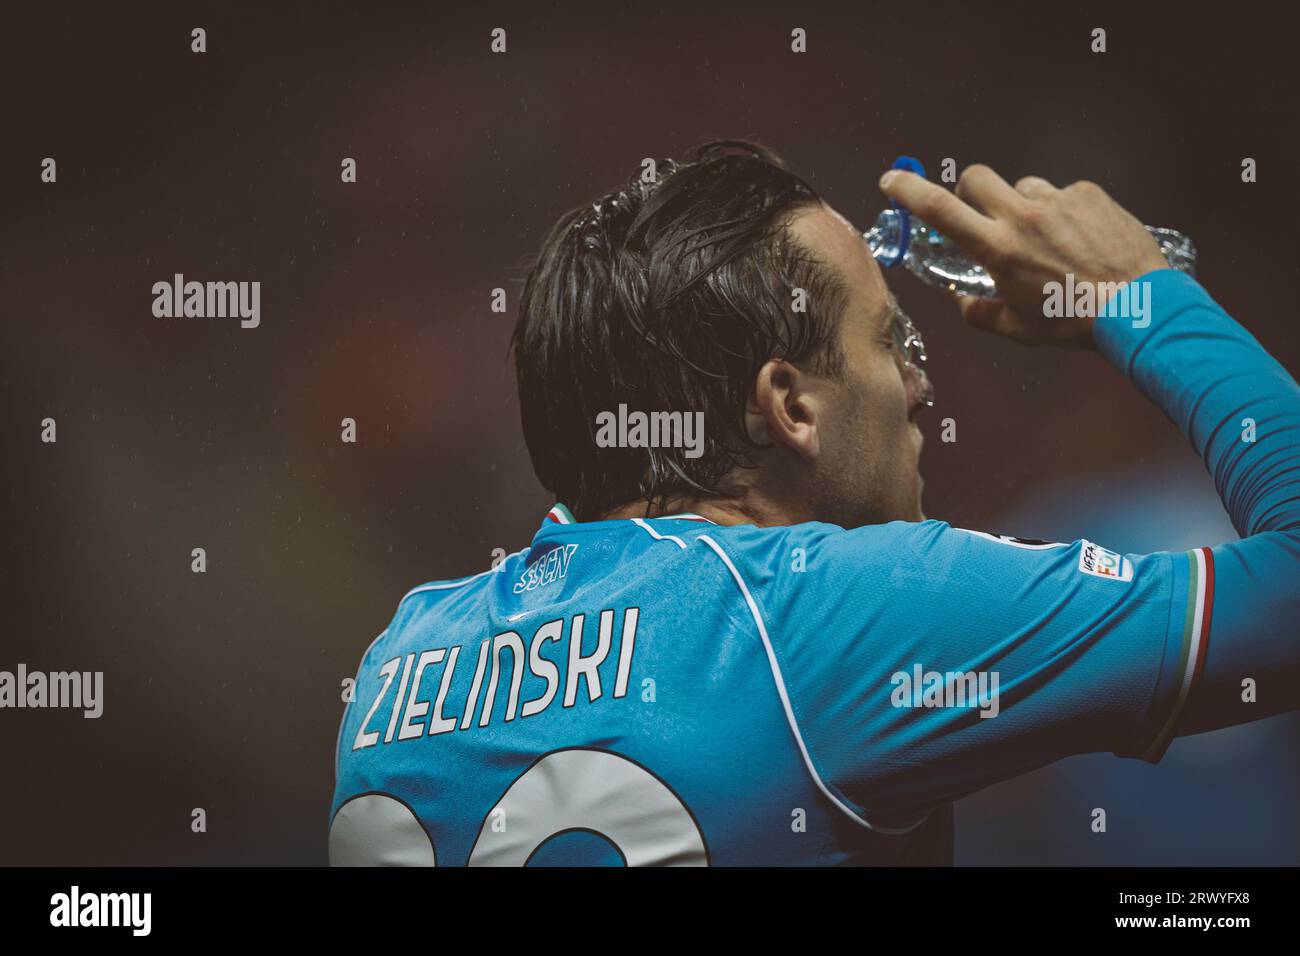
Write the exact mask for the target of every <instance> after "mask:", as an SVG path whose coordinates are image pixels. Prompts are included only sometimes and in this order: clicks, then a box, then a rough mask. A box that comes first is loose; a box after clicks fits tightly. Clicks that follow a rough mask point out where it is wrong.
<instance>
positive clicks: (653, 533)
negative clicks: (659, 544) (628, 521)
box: [632, 518, 686, 551]
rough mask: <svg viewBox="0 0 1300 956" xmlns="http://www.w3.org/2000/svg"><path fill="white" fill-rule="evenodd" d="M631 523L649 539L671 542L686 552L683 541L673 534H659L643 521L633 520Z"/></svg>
mask: <svg viewBox="0 0 1300 956" xmlns="http://www.w3.org/2000/svg"><path fill="white" fill-rule="evenodd" d="M632 523H633V524H634V525H636V526H637V527H638V528H640V529H641V530H642V531H644V532H645V533H646V534H648V535H650V537H652V538H654V539H655V540H656V541H671V542H673V543H674V544H675V545H677V547H679V548H681V549H682V550H683V551H685V550H686V542H685V541H683V540H682V539H681V538H679V537H677V536H676V535H673V534H660V533H659V532H658V531H656V530H655V529H654V528H652V527H650V525H648V524H646V522H645V519H643V518H633V519H632Z"/></svg>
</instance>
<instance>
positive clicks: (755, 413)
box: [745, 359, 821, 461]
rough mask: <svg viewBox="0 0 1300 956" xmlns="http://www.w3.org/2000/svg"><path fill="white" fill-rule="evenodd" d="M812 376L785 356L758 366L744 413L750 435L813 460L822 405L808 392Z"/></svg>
mask: <svg viewBox="0 0 1300 956" xmlns="http://www.w3.org/2000/svg"><path fill="white" fill-rule="evenodd" d="M813 382H814V380H813V378H812V377H811V376H809V375H807V374H805V373H803V372H801V371H799V369H797V368H795V367H794V366H793V365H791V364H790V363H789V362H787V361H785V360H784V359H770V360H769V361H767V362H766V363H764V365H763V367H762V368H760V369H759V370H758V375H757V376H756V377H755V379H754V390H753V393H752V394H751V396H750V401H749V408H748V410H747V411H748V413H747V415H746V416H745V420H746V424H747V425H748V427H749V434H750V437H752V438H753V439H755V440H756V441H765V442H769V443H771V444H774V445H782V446H784V447H786V448H789V449H790V450H791V451H793V452H794V453H795V454H796V455H798V456H800V457H801V458H804V459H807V460H808V461H812V460H813V459H814V458H816V457H817V455H818V454H819V453H820V451H821V439H820V436H819V434H818V430H817V426H818V423H819V420H818V412H819V410H820V408H821V405H820V404H819V402H818V401H817V397H816V396H815V395H814V394H813V393H812V392H811V387H812V386H813Z"/></svg>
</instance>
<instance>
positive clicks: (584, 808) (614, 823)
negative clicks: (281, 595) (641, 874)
mask: <svg viewBox="0 0 1300 956" xmlns="http://www.w3.org/2000/svg"><path fill="white" fill-rule="evenodd" d="M573 831H584V832H587V833H596V834H598V835H600V836H602V837H604V838H605V839H606V840H608V841H609V842H610V843H612V844H613V845H614V846H615V847H616V848H617V849H618V851H619V853H620V854H621V855H622V857H623V860H624V861H625V862H626V864H627V865H628V866H708V862H709V861H708V850H707V849H706V847H705V844H704V836H703V834H702V833H701V832H700V828H699V826H698V824H696V822H695V818H694V817H693V816H691V812H690V811H689V810H688V809H687V808H686V805H685V804H684V803H682V801H681V799H680V798H679V797H678V796H677V794H675V793H673V791H672V790H671V789H670V788H669V787H668V785H667V784H665V783H664V782H663V781H662V780H660V779H659V778H658V777H656V776H655V775H654V774H652V773H650V771H648V770H646V769H645V768H644V767H642V766H640V765H639V764H637V763H634V762H633V761H631V760H628V759H627V758H626V757H621V756H619V755H618V754H615V753H610V752H609V751H607V750H588V749H572V750H555V751H552V752H551V753H549V754H547V755H546V756H544V757H542V758H541V759H540V760H538V761H537V762H536V763H534V764H533V765H532V766H531V767H529V768H528V769H527V770H526V771H524V773H523V774H522V775H520V776H519V778H518V779H517V780H515V782H514V783H512V784H511V785H510V786H509V787H507V788H506V792H505V793H504V794H502V796H501V799H500V800H498V801H497V802H496V805H495V806H493V807H492V809H491V810H490V811H489V812H488V814H487V816H485V817H484V818H483V823H482V825H481V826H480V827H479V833H478V839H477V840H475V841H474V848H473V849H472V850H471V851H470V855H469V865H470V866H523V865H525V864H526V863H527V862H528V861H529V860H530V859H531V858H532V856H533V854H534V853H535V852H536V851H537V850H538V849H539V848H540V847H541V846H542V844H544V843H545V842H546V841H548V840H549V839H551V838H552V837H554V836H558V835H559V834H562V833H569V832H573ZM329 848H330V849H329V852H330V865H331V866H436V865H437V853H436V851H435V850H434V846H433V841H432V840H431V839H430V837H429V834H428V833H427V832H426V831H425V829H424V827H423V826H422V825H421V824H420V821H419V819H418V818H417V817H416V815H415V813H414V812H413V811H412V810H411V808H410V807H409V806H407V805H406V804H405V803H404V802H402V801H401V800H399V799H398V798H397V797H394V796H392V795H391V794H387V793H365V794H361V795H360V796H356V797H352V798H351V799H349V800H348V801H347V802H345V803H344V804H343V805H342V806H341V807H339V810H338V813H336V814H335V815H334V821H333V823H332V824H331V825H330V840H329Z"/></svg>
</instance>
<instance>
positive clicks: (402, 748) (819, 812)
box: [330, 270, 1300, 865]
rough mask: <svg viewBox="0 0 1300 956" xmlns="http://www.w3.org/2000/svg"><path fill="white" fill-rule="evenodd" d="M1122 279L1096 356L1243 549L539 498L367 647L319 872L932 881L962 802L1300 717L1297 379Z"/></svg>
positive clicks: (1219, 318) (1171, 301)
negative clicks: (1036, 779)
mask: <svg viewBox="0 0 1300 956" xmlns="http://www.w3.org/2000/svg"><path fill="white" fill-rule="evenodd" d="M1142 281H1149V282H1150V283H1151V290H1150V293H1151V299H1150V301H1151V303H1152V316H1151V321H1150V322H1149V324H1146V325H1143V326H1141V327H1139V326H1138V325H1137V324H1136V323H1130V322H1129V321H1128V320H1121V319H1113V318H1110V317H1106V318H1103V319H1099V320H1098V323H1099V326H1098V329H1097V338H1098V342H1099V345H1100V347H1101V349H1102V351H1103V352H1104V353H1105V354H1106V355H1107V356H1108V357H1110V358H1111V360H1112V361H1114V362H1115V363H1116V364H1117V365H1118V366H1119V367H1120V368H1121V369H1123V370H1124V371H1125V373H1126V374H1127V375H1128V376H1129V377H1130V378H1131V379H1132V380H1133V381H1134V382H1135V384H1137V385H1138V387H1139V388H1140V389H1142V390H1143V391H1144V392H1146V394H1148V395H1149V396H1150V397H1151V398H1152V399H1153V400H1155V401H1156V402H1157V403H1159V404H1160V405H1161V407H1162V408H1164V409H1165V410H1166V412H1168V413H1169V414H1170V416H1171V417H1172V418H1173V419H1174V420H1175V421H1176V422H1177V423H1178V424H1179V425H1180V426H1181V427H1183V429H1184V431H1185V433H1186V434H1188V436H1189V437H1190V438H1191V440H1192V442H1193V445H1194V446H1195V447H1196V448H1197V450H1198V451H1199V452H1201V453H1202V455H1203V456H1205V458H1206V462H1207V464H1208V465H1209V467H1210V470H1211V473H1212V474H1214V476H1215V478H1216V481H1217V483H1218V487H1219V490H1220V493H1221V495H1222V497H1223V499H1224V501H1225V503H1226V504H1227V506H1228V508H1229V511H1230V513H1231V514H1232V516H1233V518H1234V521H1235V522H1236V526H1237V528H1238V529H1239V530H1240V531H1241V533H1242V534H1243V535H1245V536H1247V537H1246V538H1245V539H1244V540H1242V541H1237V542H1232V543H1229V544H1225V545H1221V546H1219V547H1217V548H1201V549H1197V550H1195V551H1191V552H1181V553H1165V552H1161V553H1155V554H1147V555H1138V554H1127V555H1120V554H1116V553H1114V552H1112V551H1110V550H1108V549H1106V548H1105V547H1103V546H1101V545H1099V544H1097V543H1094V542H1091V541H1086V540H1079V541H1074V542H1072V543H1060V544H1057V543H1047V542H1030V541H1023V540H1019V539H1013V538H1007V537H1002V536H997V535H991V534H985V533H981V532H974V531H967V530H961V529H957V528H953V527H950V526H949V525H948V524H946V523H944V522H941V521H923V522H919V523H906V522H892V523H889V524H884V525H876V526H868V527H864V528H859V529H855V530H844V529H842V528H839V527H837V526H833V525H827V524H819V523H808V524H799V525H793V526H788V527H767V528H759V527H755V526H753V525H735V526H722V525H717V524H714V523H712V522H710V521H707V520H705V519H703V518H701V517H699V516H697V515H676V516H673V517H663V518H653V519H648V520H647V519H631V520H616V521H595V522H577V521H575V520H574V519H573V516H572V515H571V514H570V513H569V512H568V511H567V509H565V508H564V507H563V506H562V505H557V506H556V507H555V508H553V509H552V511H551V512H550V514H549V515H548V516H547V518H546V520H545V521H544V522H543V524H542V526H541V528H540V529H539V530H538V531H537V533H536V535H535V536H534V538H533V540H532V543H531V544H530V545H529V546H528V547H527V548H524V549H523V550H521V551H519V552H517V553H516V554H513V555H511V556H509V557H508V558H507V559H505V560H504V561H503V562H502V563H501V564H500V565H499V566H498V567H497V568H496V569H495V570H492V571H487V572H484V573H482V574H478V575H475V576H473V577H469V578H464V579H461V580H458V581H449V582H442V583H435V584H428V585H424V586H422V587H418V588H416V589H414V590H413V591H411V592H410V593H409V594H407V595H406V596H405V597H404V598H403V599H402V600H401V602H400V604H399V606H398V608H397V612H396V614H395V616H394V618H393V620H392V622H391V623H390V624H389V626H388V628H387V629H386V630H385V631H384V632H383V633H382V634H381V635H380V636H379V637H378V638H377V639H376V641H375V642H374V643H373V644H372V645H371V647H370V648H369V649H368V650H367V651H366V653H365V655H364V657H363V659H362V661H361V667H360V669H359V671H358V674H357V681H356V688H355V699H354V701H353V702H352V703H351V704H349V705H348V707H347V710H346V712H345V714H344V718H343V722H342V726H341V728H340V734H339V747H338V767H337V786H336V790H335V795H334V801H333V806H332V810H331V828H330V859H331V862H332V863H334V864H345V865H346V864H367V863H393V864H410V865H432V864H435V863H436V864H438V865H463V864H473V865H524V864H532V865H553V864H586V865H603V864H613V865H621V864H627V865H665V864H668V865H710V864H712V865H761V864H782V865H791V864H795V865H822V864H839V863H858V864H896V863H950V862H951V860H952V801H953V800H955V799H957V798H959V797H961V796H964V795H966V794H969V793H972V792H974V791H976V790H978V789H980V788H981V787H984V786H987V785H988V784H991V783H994V782H997V781H999V780H1004V779H1007V778H1009V777H1013V776H1016V775H1018V774H1021V773H1024V772H1026V771H1029V770H1032V769H1034V768H1036V767H1040V766H1042V765H1044V764H1047V763H1050V762H1051V761H1054V760H1057V759H1059V758H1061V757H1064V756H1068V755H1070V754H1075V753H1083V752H1090V751H1109V752H1112V753H1115V754H1118V755H1121V756H1127V757H1137V758H1142V759H1146V760H1149V761H1152V762H1155V761H1158V760H1159V759H1160V757H1161V756H1162V755H1163V753H1164V751H1165V748H1166V747H1167V746H1168V744H1169V741H1170V740H1171V739H1172V738H1173V737H1174V736H1176V735H1178V734H1180V733H1190V732H1195V731H1198V730H1205V729H1210V728H1213V727H1219V726H1226V725H1229V724H1233V723H1239V722H1242V721H1245V720H1250V719H1255V718H1257V717H1262V716H1266V715H1267V714H1272V713H1280V712H1282V711H1284V710H1289V709H1293V708H1295V707H1296V706H1300V698H1298V695H1297V691H1296V687H1297V686H1298V685H1297V683H1296V678H1297V677H1300V641H1298V640H1297V638H1296V635H1295V632H1294V621H1295V620H1297V619H1300V477H1298V476H1300V390H1297V387H1296V384H1295V381H1294V380H1293V379H1292V378H1291V377H1290V376H1289V375H1288V374H1287V373H1286V372H1285V371H1284V370H1283V369H1282V368H1281V367H1280V366H1279V365H1277V363H1275V362H1273V361H1272V359H1270V358H1269V357H1268V356H1267V355H1266V354H1265V353H1264V352H1263V350H1262V349H1260V348H1259V346H1258V344H1257V343H1255V341H1254V340H1253V339H1252V338H1251V337H1250V336H1249V335H1248V334H1247V333H1246V332H1245V331H1244V330H1242V329H1241V327H1240V326H1238V325H1237V324H1236V323H1235V322H1233V321H1232V320H1231V319H1230V318H1228V316H1227V315H1226V314H1225V313H1224V312H1223V311H1222V309H1221V308H1220V307H1219V306H1218V305H1217V304H1215V303H1214V302H1213V300H1212V299H1210V298H1209V296H1208V295H1207V294H1206V293H1205V292H1204V290H1202V289H1201V288H1200V287H1199V286H1198V285H1196V283H1194V282H1193V281H1191V280H1190V279H1187V278H1186V277H1185V276H1182V275H1181V274H1180V273H1176V272H1172V271H1170V270H1161V271H1159V272H1155V273H1151V274H1148V275H1147V276H1144V277H1143V280H1142ZM1252 414H1253V416H1254V418H1255V421H1256V422H1257V423H1258V424H1257V434H1255V435H1254V440H1253V441H1251V442H1244V441H1241V440H1239V432H1240V429H1239V428H1237V427H1236V426H1235V422H1236V420H1237V419H1239V418H1241V417H1242V416H1243V415H1252ZM1246 677H1249V678H1250V679H1251V680H1253V681H1256V682H1258V685H1259V687H1260V696H1259V697H1258V698H1257V699H1256V700H1254V701H1252V702H1249V704H1248V703H1247V702H1244V701H1243V694H1242V679H1243V678H1246ZM1265 687H1267V699H1265V696H1264V688H1265Z"/></svg>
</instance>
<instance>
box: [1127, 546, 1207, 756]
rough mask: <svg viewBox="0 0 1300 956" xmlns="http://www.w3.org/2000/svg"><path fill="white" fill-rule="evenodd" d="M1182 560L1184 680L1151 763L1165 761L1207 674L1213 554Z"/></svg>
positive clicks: (1180, 670) (1181, 669) (1150, 751)
mask: <svg viewBox="0 0 1300 956" xmlns="http://www.w3.org/2000/svg"><path fill="white" fill-rule="evenodd" d="M1183 557H1184V558H1186V560H1187V562H1188V569H1187V575H1188V577H1187V611H1186V614H1185V615H1184V620H1183V645H1182V654H1181V655H1180V660H1179V662H1178V673H1179V674H1181V675H1182V677H1181V680H1180V681H1179V685H1178V695H1177V697H1175V699H1174V703H1173V706H1172V707H1171V708H1170V711H1169V716H1168V718H1167V719H1166V720H1165V723H1164V725H1163V726H1162V727H1161V728H1160V731H1159V733H1157V734H1156V736H1155V738H1154V739H1153V740H1152V741H1151V746H1150V747H1149V748H1148V749H1147V752H1146V754H1145V755H1144V757H1145V759H1147V760H1150V761H1156V760H1159V759H1160V758H1161V757H1163V756H1164V753H1165V751H1166V750H1167V749H1168V748H1169V744H1170V742H1171V741H1172V740H1173V739H1174V729H1175V728H1176V727H1177V726H1178V718H1179V716H1180V715H1181V714H1182V712H1183V706H1184V705H1185V704H1186V703H1187V698H1188V697H1189V696H1191V693H1192V688H1193V687H1195V686H1196V684H1197V683H1198V682H1199V681H1200V679H1201V673H1202V672H1203V671H1204V670H1205V655H1206V651H1207V650H1208V649H1209V645H1210V616H1211V612H1212V611H1213V609H1214V554H1213V552H1211V551H1210V549H1209V548H1197V549H1196V550H1195V551H1188V552H1186V553H1185V554H1184V555H1183Z"/></svg>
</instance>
